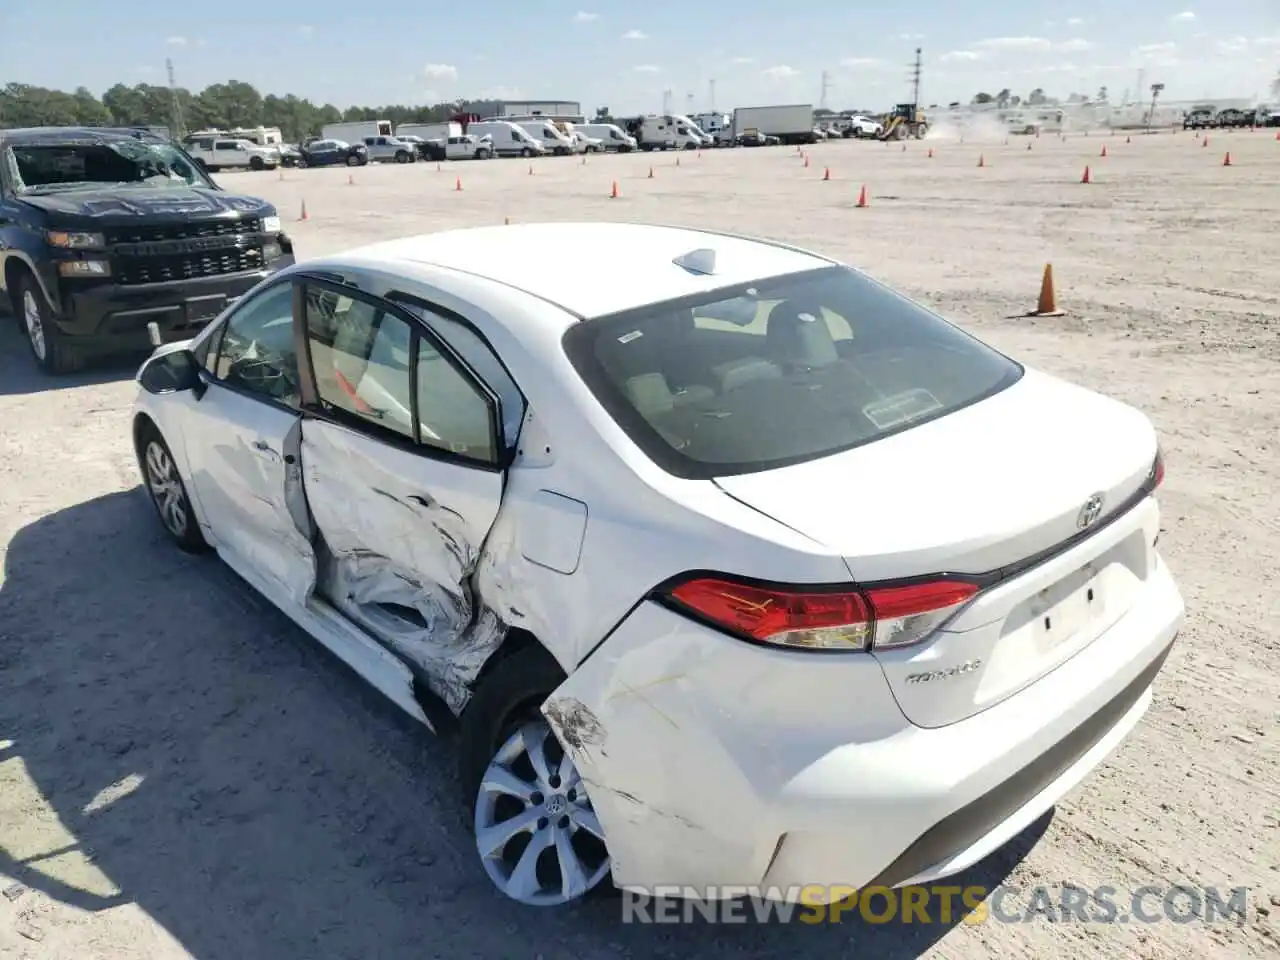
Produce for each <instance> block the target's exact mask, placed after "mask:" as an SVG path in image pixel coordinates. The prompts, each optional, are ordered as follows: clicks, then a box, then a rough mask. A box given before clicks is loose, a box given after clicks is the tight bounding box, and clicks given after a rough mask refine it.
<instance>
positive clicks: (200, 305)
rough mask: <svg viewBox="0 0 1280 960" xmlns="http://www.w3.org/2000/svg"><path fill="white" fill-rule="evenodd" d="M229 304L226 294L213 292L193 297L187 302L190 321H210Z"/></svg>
mask: <svg viewBox="0 0 1280 960" xmlns="http://www.w3.org/2000/svg"><path fill="white" fill-rule="evenodd" d="M226 306H227V297H226V295H225V294H221V293H217V294H211V295H210V296H207V297H191V298H189V299H188V300H187V302H186V307H187V322H188V323H208V322H209V321H210V320H212V319H213V318H214V317H216V316H217V315H218V314H220V313H221V312H222V311H223V310H224V309H225V308H226Z"/></svg>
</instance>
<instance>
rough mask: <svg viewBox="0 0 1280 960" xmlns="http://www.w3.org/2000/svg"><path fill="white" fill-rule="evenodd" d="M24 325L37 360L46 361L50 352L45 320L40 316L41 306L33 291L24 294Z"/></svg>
mask: <svg viewBox="0 0 1280 960" xmlns="http://www.w3.org/2000/svg"><path fill="white" fill-rule="evenodd" d="M22 325H23V327H25V328H26V331H27V340H29V341H30V342H31V349H32V351H33V352H34V353H35V355H36V359H38V360H40V361H44V360H45V359H46V358H47V354H48V352H49V347H48V344H47V343H45V339H44V318H43V317H42V316H40V304H39V303H37V302H36V295H35V293H33V292H32V291H31V290H27V291H25V292H24V293H23V294H22Z"/></svg>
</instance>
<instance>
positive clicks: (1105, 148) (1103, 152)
mask: <svg viewBox="0 0 1280 960" xmlns="http://www.w3.org/2000/svg"><path fill="white" fill-rule="evenodd" d="M1106 155H1107V145H1106V144H1105V143H1104V144H1103V145H1102V150H1101V151H1100V152H1099V153H1098V156H1100V157H1105V156H1106Z"/></svg>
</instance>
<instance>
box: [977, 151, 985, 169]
mask: <svg viewBox="0 0 1280 960" xmlns="http://www.w3.org/2000/svg"><path fill="white" fill-rule="evenodd" d="M986 165H987V156H986V154H984V153H980V154H978V166H980V167H985V166H986Z"/></svg>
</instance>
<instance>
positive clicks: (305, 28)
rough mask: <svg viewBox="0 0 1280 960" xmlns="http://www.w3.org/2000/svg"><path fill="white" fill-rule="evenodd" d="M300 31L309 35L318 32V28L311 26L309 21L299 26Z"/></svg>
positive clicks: (305, 35)
mask: <svg viewBox="0 0 1280 960" xmlns="http://www.w3.org/2000/svg"><path fill="white" fill-rule="evenodd" d="M298 32H299V33H300V34H302V35H303V36H304V37H309V36H311V35H312V34H313V33H315V32H316V28H315V27H313V26H311V24H309V23H304V24H303V25H302V26H300V27H299V28H298Z"/></svg>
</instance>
